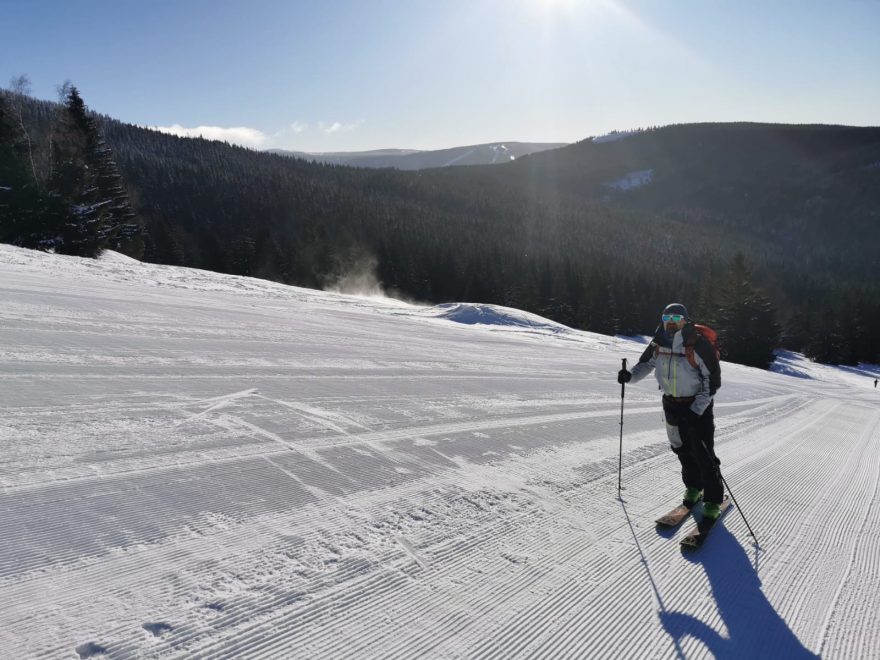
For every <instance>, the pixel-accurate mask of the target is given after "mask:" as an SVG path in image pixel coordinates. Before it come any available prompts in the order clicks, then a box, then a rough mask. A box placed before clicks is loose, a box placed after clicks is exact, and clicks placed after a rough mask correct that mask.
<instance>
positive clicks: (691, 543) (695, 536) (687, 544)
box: [681, 496, 730, 550]
mask: <svg viewBox="0 0 880 660" xmlns="http://www.w3.org/2000/svg"><path fill="white" fill-rule="evenodd" d="M729 508H730V498H729V497H727V496H725V497H724V500H723V501H722V502H721V513H720V514H719V515H718V520H716V521H715V524H714V525H712V527H714V526H715V525H717V524H718V523H719V522H720V521H721V518H722V517H723V516H724V513H725V511H727V509H729ZM712 527H710V528H709V529H707V530H706V531H704V532H701V531H700V527H699V525H697V526H696V527H694V528H693V529H691V531H689V532H688V533H687V534H686V535H685V537H684V538H683V539H682V540H681V547H682V548H685V549H688V550H696V549H697V548H699V547H700V546H702V545H703V544H704V543H705V542H706V539H707V538H709V534H710V533H711V532H712Z"/></svg>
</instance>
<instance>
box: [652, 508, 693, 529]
mask: <svg viewBox="0 0 880 660" xmlns="http://www.w3.org/2000/svg"><path fill="white" fill-rule="evenodd" d="M694 506H696V503H695V504H694ZM692 510H693V506H691V507H686V506H685V505H684V504H679V505H678V506H677V507H675V508H674V509H673V510H672V511H670V512H669V513H667V514H665V515H662V516H660V517H659V518H657V520H655V521H654V522H655V523H656V524H657V526H658V527H678V526H679V525H680V524H681V522H682V521H683V520H684V519H685V518H687V517H688V514H689V513H690V512H691V511H692Z"/></svg>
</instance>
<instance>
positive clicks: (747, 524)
mask: <svg viewBox="0 0 880 660" xmlns="http://www.w3.org/2000/svg"><path fill="white" fill-rule="evenodd" d="M700 444H701V445H703V450H704V451H705V452H706V454H707V455H708V456H709V458H710V459H711V460H713V461H714V460H715V457H714V456H713V455H712V452H710V451H709V448H708V447H707V446H706V443H705V441H703V440H702V439H701V440H700ZM715 470H716V471H717V472H718V476H719V477H721V483H723V484H724V488H725V490H727V492H728V493H730V499H732V500H733V504H734V505H735V506H736V510H737V511H739V515H741V516H742V519H743V522H744V523H745V524H746V527H748V529H749V534H751V535H752V538H753V539H755V543H756V544H757V545H758V546H760V545H761V543H760V541H758V537H757V536H755V532H754V531H752V526H751V525H750V524H749V521H748V519H747V518H746V514H744V513H743V510H742V509H741V508H740V506H739V502H737V501H736V497H734V495H733V491H732V490H730V485H729V484H728V483H727V479H725V478H724V475H723V474H721V468H720V467H718V464H717V463H716V465H715Z"/></svg>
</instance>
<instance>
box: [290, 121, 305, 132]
mask: <svg viewBox="0 0 880 660" xmlns="http://www.w3.org/2000/svg"><path fill="white" fill-rule="evenodd" d="M290 130H291V131H293V132H294V133H296V134H299V133H303V132H305V131H307V130H309V125H308V124H307V123H306V122H304V121H299V120H297V121H295V122H293V123H292V124H291V125H290Z"/></svg>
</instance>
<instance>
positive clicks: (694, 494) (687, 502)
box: [681, 487, 703, 509]
mask: <svg viewBox="0 0 880 660" xmlns="http://www.w3.org/2000/svg"><path fill="white" fill-rule="evenodd" d="M701 499H703V491H701V490H700V489H699V488H690V487H688V489H687V490H686V491H684V498H683V499H682V500H681V505H682V506H684V507H687V508H688V509H693V508H694V505H696V504H697V502H699V501H700V500H701Z"/></svg>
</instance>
